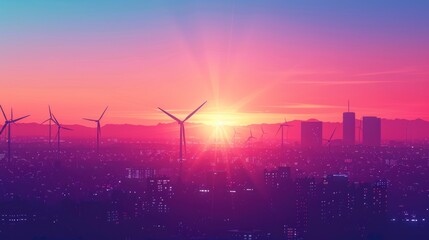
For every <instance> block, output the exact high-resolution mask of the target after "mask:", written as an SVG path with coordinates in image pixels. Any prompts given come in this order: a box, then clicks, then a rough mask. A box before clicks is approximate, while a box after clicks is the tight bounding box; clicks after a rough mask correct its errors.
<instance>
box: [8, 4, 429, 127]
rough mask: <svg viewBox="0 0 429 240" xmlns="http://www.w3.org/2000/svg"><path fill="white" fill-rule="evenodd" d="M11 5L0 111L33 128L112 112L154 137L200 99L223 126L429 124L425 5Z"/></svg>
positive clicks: (207, 114)
mask: <svg viewBox="0 0 429 240" xmlns="http://www.w3.org/2000/svg"><path fill="white" fill-rule="evenodd" d="M0 4H1V5H0V11H1V12H0V13H1V14H0V16H2V21H1V23H0V31H1V32H2V33H3V34H2V36H3V37H2V39H1V40H0V51H1V52H2V57H1V58H0V66H1V69H0V70H1V71H0V79H2V80H1V82H2V88H1V89H0V96H1V99H0V100H1V103H2V104H3V105H6V106H13V107H14V108H15V109H17V110H18V111H22V112H23V113H25V112H32V111H31V110H33V109H38V110H37V111H35V112H32V116H33V117H34V119H43V117H44V111H43V109H44V108H45V107H46V106H47V105H48V104H52V106H53V107H54V108H55V109H57V110H56V111H57V112H58V115H61V116H62V120H63V122H64V123H65V124H70V123H75V122H77V121H78V120H79V118H78V117H77V116H75V115H73V114H71V113H72V112H75V111H76V110H77V108H78V107H79V110H80V111H81V115H82V116H88V115H91V114H92V113H93V112H95V111H97V110H98V109H99V108H102V107H103V106H104V105H105V104H108V105H109V106H110V107H111V112H110V118H109V121H110V122H111V123H131V124H143V125H147V124H149V125H154V124H156V123H158V122H164V118H163V116H162V113H160V112H157V111H156V107H157V106H158V105H162V106H165V107H166V109H167V110H170V111H172V112H173V113H176V114H185V113H186V112H188V111H189V110H192V107H193V104H192V103H193V102H195V101H199V100H200V99H207V100H208V104H207V106H206V109H205V110H206V111H204V113H201V114H200V115H198V116H196V117H195V119H193V121H194V122H202V123H212V124H213V123H216V122H219V121H223V122H225V123H227V124H230V125H245V124H251V123H262V122H266V123H275V122H276V123H277V122H279V120H278V119H283V118H284V117H285V116H286V117H287V118H288V119H301V120H306V119H310V118H316V119H319V120H321V121H332V120H335V119H339V118H338V116H337V114H336V113H337V112H339V111H345V109H346V104H345V103H346V102H347V100H349V99H350V101H351V102H352V111H354V112H360V113H365V115H377V116H379V117H381V118H389V119H395V118H403V119H416V118H422V119H425V120H428V119H429V115H428V114H429V112H428V111H427V103H426V101H427V96H426V95H427V93H426V92H425V89H427V88H428V87H429V86H428V81H427V77H428V74H429V73H428V70H427V69H428V64H427V61H425V59H426V56H427V55H428V48H427V47H426V45H427V44H426V43H427V42H428V41H429V32H428V30H427V28H426V27H425V26H426V25H427V23H428V19H427V18H426V17H425V16H426V14H425V13H426V12H425V11H424V9H427V3H425V2H420V1H419V2H415V3H414V4H407V3H404V2H402V1H380V2H377V3H373V2H370V1H367V2H366V4H360V3H341V2H336V3H335V4H332V3H331V4H328V3H320V2H317V1H313V2H311V4H304V3H296V2H281V1H280V2H279V1H268V2H265V3H264V4H261V3H260V2H258V1H246V3H244V2H242V1H235V2H229V1H217V2H216V3H213V2H211V3H210V2H205V3H201V2H200V3H199V2H197V1H183V2H180V3H179V2H171V1H160V2H156V3H155V2H145V3H140V2H138V1H127V2H126V3H113V2H108V3H105V2H103V4H101V3H100V2H99V1H91V2H83V1H73V2H72V3H71V2H68V3H66V2H62V3H59V2H56V1H39V2H37V3H36V2H29V3H27V4H25V5H23V4H22V3H17V2H2V3H0ZM381 6H383V8H380V7H381ZM315 9H317V11H316V10H315ZM381 9H382V10H381ZM405 10H406V11H405ZM60 16H61V17H60ZM358 16H359V17H358ZM280 23H281V24H280ZM166 69H167V70H168V71H166ZM171 89H175V90H174V91H172V90H171ZM191 93H192V94H191ZM76 94H78V95H79V99H76V98H75V96H76ZM399 96H400V98H399ZM30 99H31V101H30ZM113 99H114V101H112V100H113ZM175 99H181V101H180V103H178V102H177V101H175ZM76 101H77V102H78V104H76V103H77V102H76ZM80 103H85V104H80ZM380 109H382V111H380ZM26 121H27V122H28V121H30V120H27V119H26ZM88 124H89V123H88Z"/></svg>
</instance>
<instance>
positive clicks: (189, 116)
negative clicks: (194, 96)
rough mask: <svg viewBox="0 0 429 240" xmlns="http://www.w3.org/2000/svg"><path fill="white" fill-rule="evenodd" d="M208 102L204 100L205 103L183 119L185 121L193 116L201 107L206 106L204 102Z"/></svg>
mask: <svg viewBox="0 0 429 240" xmlns="http://www.w3.org/2000/svg"><path fill="white" fill-rule="evenodd" d="M206 103H207V101H205V102H203V104H201V105H200V106H199V107H198V108H197V109H195V110H194V111H193V112H191V113H190V114H189V115H188V116H187V117H186V118H185V120H183V121H184V122H185V121H186V120H188V119H189V118H191V117H192V115H194V114H195V113H196V112H197V111H198V110H200V108H202V107H203V106H204V104H206Z"/></svg>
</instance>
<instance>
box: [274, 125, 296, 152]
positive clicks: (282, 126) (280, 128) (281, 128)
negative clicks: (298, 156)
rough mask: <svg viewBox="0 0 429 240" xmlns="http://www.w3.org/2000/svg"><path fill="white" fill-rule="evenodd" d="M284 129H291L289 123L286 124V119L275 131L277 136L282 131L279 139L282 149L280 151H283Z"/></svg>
mask: <svg viewBox="0 0 429 240" xmlns="http://www.w3.org/2000/svg"><path fill="white" fill-rule="evenodd" d="M284 127H286V128H287V129H289V127H292V125H290V124H289V123H287V121H286V118H285V121H284V122H283V123H280V126H279V129H278V130H277V133H276V135H277V134H279V132H280V130H282V138H281V147H282V149H283V146H284V133H283V131H284Z"/></svg>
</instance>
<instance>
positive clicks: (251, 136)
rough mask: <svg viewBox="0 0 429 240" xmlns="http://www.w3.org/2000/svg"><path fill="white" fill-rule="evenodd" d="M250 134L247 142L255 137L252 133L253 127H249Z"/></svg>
mask: <svg viewBox="0 0 429 240" xmlns="http://www.w3.org/2000/svg"><path fill="white" fill-rule="evenodd" d="M249 133H250V136H249V137H248V138H247V140H246V143H248V142H250V141H251V140H252V139H255V137H254V136H253V133H252V128H250V129H249Z"/></svg>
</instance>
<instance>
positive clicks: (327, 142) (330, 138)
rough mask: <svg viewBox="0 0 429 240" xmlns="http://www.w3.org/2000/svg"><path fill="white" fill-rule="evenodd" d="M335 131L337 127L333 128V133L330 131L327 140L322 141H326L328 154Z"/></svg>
mask: <svg viewBox="0 0 429 240" xmlns="http://www.w3.org/2000/svg"><path fill="white" fill-rule="evenodd" d="M335 131H337V126H335V128H334V131H332V134H331V136H330V137H329V139H323V140H325V141H326V144H327V145H328V148H329V152H331V143H332V138H333V137H334V134H335Z"/></svg>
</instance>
